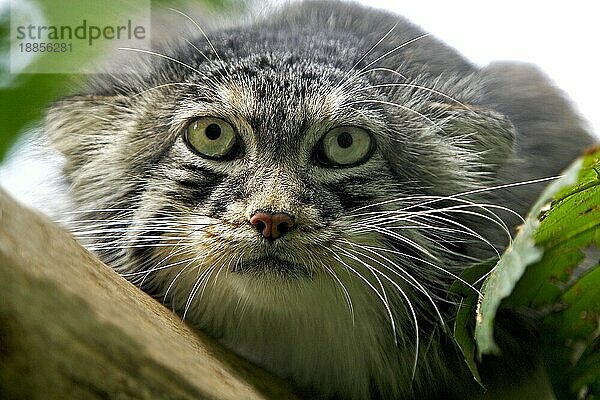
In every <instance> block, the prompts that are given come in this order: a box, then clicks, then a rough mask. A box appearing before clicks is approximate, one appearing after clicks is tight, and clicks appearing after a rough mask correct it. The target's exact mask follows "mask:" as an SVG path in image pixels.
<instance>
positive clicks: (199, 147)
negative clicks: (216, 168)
mask: <svg viewBox="0 0 600 400" xmlns="http://www.w3.org/2000/svg"><path fill="white" fill-rule="evenodd" d="M236 138H237V137H236V134H235V130H234V129H233V127H232V126H231V125H230V124H229V123H228V122H226V121H223V120H222V119H219V118H213V117H201V118H198V119H195V120H193V121H192V122H191V123H190V124H189V125H188V126H187V128H186V131H185V140H186V142H187V143H188V145H189V146H190V147H192V149H194V150H195V151H196V152H197V153H199V154H200V155H202V156H204V157H207V158H212V159H216V160H219V159H224V158H227V157H229V156H231V155H232V153H233V149H234V147H235V144H236Z"/></svg>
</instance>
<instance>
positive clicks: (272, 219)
mask: <svg viewBox="0 0 600 400" xmlns="http://www.w3.org/2000/svg"><path fill="white" fill-rule="evenodd" d="M250 223H251V224H252V225H254V226H255V227H256V229H258V231H259V232H260V233H262V235H263V236H264V237H265V238H267V239H277V238H279V237H281V236H283V235H285V234H286V233H287V232H288V231H289V230H290V229H291V228H292V227H293V226H294V220H293V218H292V216H290V215H288V214H286V213H272V212H267V211H257V212H256V213H254V215H253V216H252V217H250Z"/></svg>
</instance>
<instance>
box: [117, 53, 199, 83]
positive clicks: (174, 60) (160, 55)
mask: <svg viewBox="0 0 600 400" xmlns="http://www.w3.org/2000/svg"><path fill="white" fill-rule="evenodd" d="M118 50H125V51H133V52H137V53H143V54H149V55H152V56H155V57H159V58H163V59H165V60H169V61H172V62H174V63H177V64H179V65H182V66H184V67H186V68H187V69H189V70H191V71H193V72H195V73H197V74H198V75H200V76H204V74H203V73H202V72H201V71H199V70H197V69H196V68H194V67H192V66H191V65H189V64H186V63H184V62H183V61H179V60H177V59H176V58H173V57H170V56H167V55H164V54H161V53H157V52H155V51H151V50H145V49H136V48H132V47H119V48H118Z"/></svg>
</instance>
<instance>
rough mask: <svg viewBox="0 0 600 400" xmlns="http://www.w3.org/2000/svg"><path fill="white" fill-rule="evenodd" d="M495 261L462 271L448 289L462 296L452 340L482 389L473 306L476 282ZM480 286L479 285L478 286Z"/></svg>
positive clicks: (488, 261)
mask: <svg viewBox="0 0 600 400" xmlns="http://www.w3.org/2000/svg"><path fill="white" fill-rule="evenodd" d="M497 261H498V260H497V259H495V258H494V259H492V260H487V261H484V262H482V263H479V264H476V265H474V266H472V267H470V268H467V269H466V270H464V271H463V272H462V273H461V274H460V277H459V279H457V280H456V281H454V283H453V284H452V286H451V287H450V292H451V293H454V294H457V295H459V296H462V300H461V301H460V305H459V307H458V312H457V314H456V318H455V320H454V340H455V341H456V344H458V347H459V348H460V350H461V352H462V354H463V356H464V358H465V362H466V363H467V366H468V367H469V370H471V373H472V374H473V378H474V379H475V381H477V383H478V384H479V385H480V386H482V387H483V383H482V381H481V377H480V376H479V370H478V368H477V363H476V361H475V349H476V346H475V339H474V337H473V331H474V329H475V324H474V321H475V318H474V317H475V305H476V304H477V298H478V296H479V291H478V290H477V286H474V285H476V282H480V281H481V278H482V277H484V276H485V275H486V274H487V273H488V272H489V271H490V270H491V269H492V268H493V267H494V265H496V263H497ZM479 286H481V284H479Z"/></svg>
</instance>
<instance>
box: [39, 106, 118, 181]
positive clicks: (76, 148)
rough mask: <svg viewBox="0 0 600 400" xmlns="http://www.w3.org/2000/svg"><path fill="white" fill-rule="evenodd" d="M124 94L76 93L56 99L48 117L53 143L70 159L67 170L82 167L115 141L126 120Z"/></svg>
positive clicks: (45, 121) (46, 121) (45, 123)
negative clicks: (77, 94)
mask: <svg viewBox="0 0 600 400" xmlns="http://www.w3.org/2000/svg"><path fill="white" fill-rule="evenodd" d="M124 105H125V98H124V97H122V96H95V95H88V96H73V97H70V98H66V99H63V100H60V101H57V102H55V103H54V104H53V105H52V106H51V107H50V109H49V110H48V112H47V113H46V117H45V119H44V130H45V132H46V135H47V136H48V137H49V138H50V143H51V145H52V146H53V147H55V148H56V149H57V150H58V151H60V152H61V153H62V154H63V155H64V156H65V158H66V159H67V165H66V172H67V173H68V172H69V171H71V170H73V169H77V168H79V167H80V166H81V165H82V164H84V163H85V162H86V161H87V160H89V159H90V158H92V157H93V156H94V153H97V152H99V151H100V150H101V149H103V148H105V146H106V145H108V144H109V143H110V142H111V141H114V134H115V133H116V132H119V131H120V130H122V129H123V128H124V127H122V124H123V121H124V119H123V118H122V114H123V113H124V112H125V111H124V107H123V106H124Z"/></svg>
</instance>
